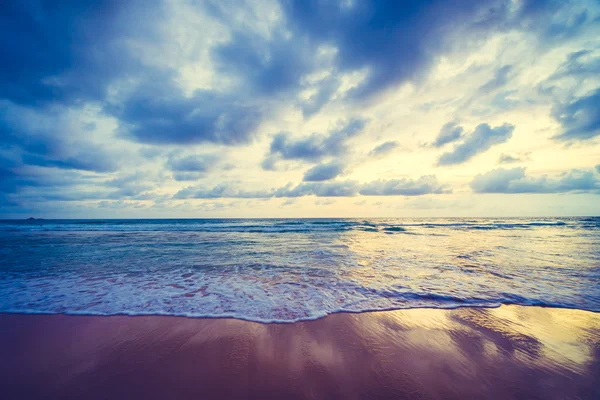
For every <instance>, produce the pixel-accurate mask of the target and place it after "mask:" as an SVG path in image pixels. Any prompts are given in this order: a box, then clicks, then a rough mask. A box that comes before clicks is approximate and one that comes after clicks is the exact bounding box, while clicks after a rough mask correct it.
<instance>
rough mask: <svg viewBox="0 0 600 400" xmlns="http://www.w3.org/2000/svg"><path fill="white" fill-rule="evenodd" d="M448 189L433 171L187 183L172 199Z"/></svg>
mask: <svg viewBox="0 0 600 400" xmlns="http://www.w3.org/2000/svg"><path fill="white" fill-rule="evenodd" d="M448 193H452V191H451V190H450V189H449V188H448V187H447V186H446V185H442V184H440V183H438V181H437V178H436V177H435V176H433V175H428V176H422V177H420V178H419V179H415V180H413V179H392V180H378V181H373V182H369V183H365V184H360V183H358V182H356V181H352V180H347V181H332V182H302V183H300V184H297V185H294V184H292V183H288V184H287V185H285V186H282V187H280V188H277V189H271V190H255V191H246V190H243V189H242V188H241V187H240V185H239V183H237V182H226V183H221V184H218V185H216V186H214V187H213V188H203V187H188V188H185V189H182V190H180V191H179V192H178V193H177V194H175V196H174V197H173V198H175V199H192V198H196V199H214V198H256V199H258V198H262V199H268V198H271V197H275V198H281V197H289V198H297V197H304V196H316V197H354V196H358V195H359V194H360V195H363V196H420V195H425V194H448Z"/></svg>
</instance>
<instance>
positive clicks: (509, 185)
mask: <svg viewBox="0 0 600 400" xmlns="http://www.w3.org/2000/svg"><path fill="white" fill-rule="evenodd" d="M471 189H472V190H473V191H474V192H476V193H565V192H573V191H582V192H594V193H600V177H599V176H598V174H594V171H593V170H578V169H573V170H571V171H568V172H566V173H563V174H561V175H559V176H556V177H552V178H550V177H548V176H546V175H542V176H538V177H529V176H527V175H526V174H525V168H521V167H517V168H512V169H503V168H498V169H494V170H492V171H489V172H487V173H485V174H479V175H477V176H476V177H475V178H474V179H473V181H472V182H471Z"/></svg>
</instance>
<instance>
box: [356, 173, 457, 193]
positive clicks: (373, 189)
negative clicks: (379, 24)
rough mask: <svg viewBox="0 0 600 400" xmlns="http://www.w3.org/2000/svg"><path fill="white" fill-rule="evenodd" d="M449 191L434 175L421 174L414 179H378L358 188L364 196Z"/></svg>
mask: <svg viewBox="0 0 600 400" xmlns="http://www.w3.org/2000/svg"><path fill="white" fill-rule="evenodd" d="M451 192H452V191H451V190H450V189H448V187H447V186H446V185H441V184H440V183H439V182H438V180H437V178H436V177H435V176H434V175H427V176H422V177H420V178H419V179H416V180H414V179H406V178H404V179H390V180H378V181H373V182H371V183H367V184H365V185H363V187H362V188H361V189H360V194H362V195H364V196H398V195H400V196H421V195H424V194H443V193H451Z"/></svg>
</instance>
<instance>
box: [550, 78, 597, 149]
mask: <svg viewBox="0 0 600 400" xmlns="http://www.w3.org/2000/svg"><path fill="white" fill-rule="evenodd" d="M552 115H553V116H554V118H555V119H556V120H557V121H558V122H559V123H560V125H561V128H562V131H561V133H560V134H558V135H556V136H554V139H556V140H559V141H574V140H589V139H593V138H595V137H596V136H598V135H600V89H596V90H595V91H594V92H592V93H591V94H589V95H587V96H583V97H580V98H577V99H575V100H572V101H569V102H566V103H563V104H558V105H556V106H554V108H553V109H552Z"/></svg>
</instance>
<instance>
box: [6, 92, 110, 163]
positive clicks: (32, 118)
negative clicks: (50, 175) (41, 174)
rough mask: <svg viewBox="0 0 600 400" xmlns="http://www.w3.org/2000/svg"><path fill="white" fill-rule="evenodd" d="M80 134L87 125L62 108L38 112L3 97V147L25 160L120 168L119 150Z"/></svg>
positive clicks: (25, 161)
mask: <svg viewBox="0 0 600 400" xmlns="http://www.w3.org/2000/svg"><path fill="white" fill-rule="evenodd" d="M80 137H85V134H84V126H83V125H82V124H79V126H78V125H77V124H75V123H73V121H72V120H71V119H69V118H68V117H65V116H64V115H62V113H61V111H53V110H48V111H44V112H35V111H33V110H31V109H29V108H25V107H19V106H15V105H14V104H12V103H9V102H6V101H4V102H2V101H0V148H1V147H4V148H10V149H11V150H12V152H13V154H19V155H20V157H21V160H22V162H23V163H24V164H26V165H35V166H40V167H51V168H60V169H75V170H83V171H93V172H112V171H115V170H116V169H117V168H118V159H117V156H116V155H115V154H113V153H112V152H110V151H109V150H108V149H107V148H106V147H105V146H101V145H98V144H94V143H92V142H89V141H86V140H82V139H80Z"/></svg>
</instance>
